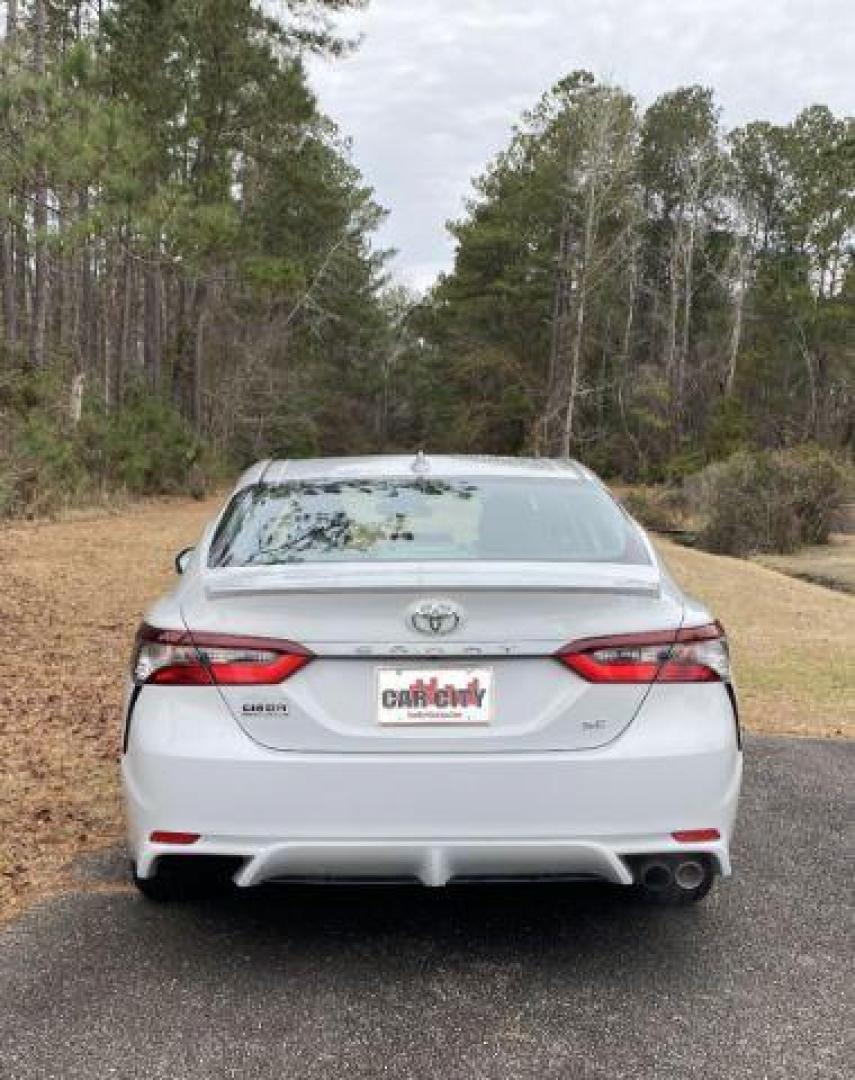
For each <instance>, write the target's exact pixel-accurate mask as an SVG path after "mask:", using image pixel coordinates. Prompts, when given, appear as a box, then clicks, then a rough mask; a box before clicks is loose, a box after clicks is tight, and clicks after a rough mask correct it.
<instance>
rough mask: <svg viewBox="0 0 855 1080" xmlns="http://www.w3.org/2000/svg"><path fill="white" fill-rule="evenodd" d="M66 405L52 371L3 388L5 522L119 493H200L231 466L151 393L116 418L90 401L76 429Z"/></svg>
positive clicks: (0, 512)
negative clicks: (12, 517)
mask: <svg viewBox="0 0 855 1080" xmlns="http://www.w3.org/2000/svg"><path fill="white" fill-rule="evenodd" d="M67 406H68V390H67V387H66V386H64V384H63V381H62V379H61V378H60V377H59V375H58V374H57V373H56V372H54V371H50V370H49V371H43V372H39V373H35V374H18V375H16V376H11V377H10V376H8V375H7V377H6V378H5V379H4V380H3V381H2V383H0V417H2V420H3V429H4V453H3V456H2V463H0V517H11V516H17V515H41V514H51V513H54V512H56V511H58V510H62V509H65V508H68V507H71V506H75V505H80V504H83V503H87V502H91V501H98V500H101V499H106V498H114V497H116V496H117V495H127V496H134V497H138V496H144V495H164V494H178V493H182V492H187V491H191V492H192V493H193V494H195V495H201V494H204V493H205V491H207V490H208V489H209V488H210V486H211V484H212V483H214V482H215V481H217V480H218V479H220V478H221V477H222V476H223V472H224V465H225V464H226V463H225V462H224V461H223V460H222V459H221V458H219V457H218V456H217V455H216V454H214V453H213V452H212V451H211V450H210V448H209V447H206V446H205V445H204V444H203V443H202V442H201V441H200V439H199V438H198V436H197V435H195V434H194V433H193V431H192V429H191V427H190V426H189V425H188V423H187V422H186V421H185V420H183V419H182V418H181V416H180V415H179V414H178V413H177V412H176V410H175V409H174V407H173V406H171V405H170V404H168V403H167V402H165V401H163V400H162V399H160V398H157V397H155V396H153V395H152V394H151V393H149V392H145V391H143V390H142V389H139V390H137V391H134V392H131V393H130V394H129V395H128V398H127V400H126V402H125V405H124V407H123V408H122V409H121V410H120V411H117V412H107V411H106V410H105V409H104V407H103V405H102V404H101V403H100V402H99V401H97V400H93V399H88V400H87V401H86V402H85V404H84V410H83V416H82V418H81V420H80V422H79V423H76V424H75V423H73V422H72V421H71V419H70V418H69V416H68V413H67Z"/></svg>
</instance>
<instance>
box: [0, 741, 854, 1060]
mask: <svg viewBox="0 0 855 1080" xmlns="http://www.w3.org/2000/svg"><path fill="white" fill-rule="evenodd" d="M749 750H750V756H749V760H748V767H747V777H746V790H745V797H744V801H743V804H742V818H741V830H740V834H739V841H738V844H737V847H736V852H735V857H736V866H737V873H738V876H737V877H736V878H735V879H734V880H732V881H731V882H728V883H726V884H724V885H723V886H720V887H719V889H718V890H717V891H716V892H715V893H714V895H713V896H711V897H710V898H709V900H708V902H707V903H706V904H705V905H703V906H702V907H700V908H698V909H694V910H692V911H689V912H679V911H678V912H661V911H656V910H649V909H646V908H643V907H638V906H635V905H633V904H630V903H628V902H627V900H626V896H625V894H624V893H623V892H619V891H616V890H609V889H605V888H597V887H585V888H580V887H576V888H570V887H563V888H562V887H548V888H542V889H532V888H528V889H525V888H502V889H487V890H481V889H479V890H472V889H470V890H456V891H444V892H443V891H438V892H433V891H427V890H409V889H395V890H389V889H376V890H375V889H371V890H362V891H355V890H352V889H348V890H331V889H327V890H322V889H313V890H311V891H300V890H287V891H285V890H271V891H269V892H266V893H262V894H253V895H248V896H247V895H242V896H240V897H238V898H236V899H227V900H223V901H218V902H217V903H214V904H210V905H207V906H197V907H195V908H194V907H185V908H181V907H156V906H152V905H149V904H146V903H145V902H143V901H142V900H139V899H137V898H136V897H135V896H132V895H131V894H130V893H127V892H122V891H119V890H115V891H113V892H112V893H103V892H102V893H92V892H90V893H80V894H77V895H69V896H66V897H64V898H62V899H59V900H56V901H54V902H52V903H49V904H46V905H43V906H42V907H40V908H38V909H36V910H34V911H33V912H31V913H30V914H29V915H28V916H27V917H26V918H24V919H23V920H21V921H20V922H18V923H16V924H15V925H14V926H12V927H11V928H9V929H7V930H6V931H5V932H4V933H3V934H2V936H0V1077H2V1078H3V1080H7V1078H8V1080H17V1078H22V1080H23V1078H26V1080H41V1078H46V1077H57V1078H61V1080H76V1078H79V1077H86V1078H97V1080H102V1078H105V1077H120V1078H125V1077H140V1078H143V1077H144V1078H146V1080H159V1078H168V1080H196V1078H200V1080H201V1078H205V1080H209V1078H215V1077H216V1078H219V1077H232V1076H235V1077H247V1078H249V1077H253V1078H254V1077H265V1078H266V1077H271V1078H272V1077H275V1078H277V1080H284V1078H289V1080H291V1078H304V1077H307V1078H308V1077H312V1078H314V1077H318V1078H324V1080H337V1078H339V1077H342V1078H344V1077H347V1078H348V1080H350V1078H357V1077H455V1078H457V1077H472V1078H476V1077H477V1078H478V1080H486V1078H502V1080H507V1078H521V1077H538V1078H543V1077H562V1078H568V1080H577V1078H587V1077H598V1078H599V1077H603V1078H609V1080H618V1078H623V1077H632V1078H637V1077H638V1078H647V1077H656V1078H662V1077H665V1078H670V1077H675V1078H676V1077H696V1076H697V1077H705V1078H711V1077H726V1078H728V1080H737V1078H741V1077H750V1078H751V1080H760V1078H763V1077H781V1078H786V1080H794V1078H800V1077H811V1078H815V1077H822V1078H825V1077H844V1076H845V1077H851V1076H852V1075H855V1056H850V1057H849V1058H848V1068H847V1054H846V1050H847V1048H846V1046H845V1042H844V1040H845V1038H846V1027H847V1022H848V1023H849V1026H850V1027H851V1026H852V1024H851V1021H852V1016H851V1005H852V1004H853V1002H852V999H851V995H849V992H848V990H847V976H849V977H850V978H849V982H850V983H851V974H852V972H851V959H852V951H851V936H850V932H851V914H852V911H851V901H850V895H849V893H850V884H851V883H850V873H851V871H850V870H849V869H848V868H847V866H846V863H845V854H844V847H845V837H844V825H845V819H846V818H847V812H848V810H851V804H850V805H849V806H848V807H847V800H848V799H849V795H850V792H851V789H852V776H853V765H855V744H853V743H840V742H836V743H832V742H808V741H795V740H786V739H762V740H761V739H753V740H752V741H751V743H750V746H749ZM847 967H848V971H847ZM847 996H848V998H849V999H848V1001H847ZM847 1005H848V1006H849V1010H848V1012H849V1015H848V1016H847ZM849 1051H850V1054H851V1053H852V1051H853V1047H852V1046H851V1044H850V1046H849Z"/></svg>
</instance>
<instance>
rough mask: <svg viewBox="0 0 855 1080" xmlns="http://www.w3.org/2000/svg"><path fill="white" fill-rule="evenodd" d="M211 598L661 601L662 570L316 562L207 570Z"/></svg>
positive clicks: (613, 565) (604, 565) (203, 576)
mask: <svg viewBox="0 0 855 1080" xmlns="http://www.w3.org/2000/svg"><path fill="white" fill-rule="evenodd" d="M201 581H202V586H203V588H204V590H205V595H206V596H208V597H209V598H211V599H216V598H217V597H227V596H252V595H256V596H263V595H269V594H271V593H292V592H296V593H329V592H361V591H365V590H374V591H376V592H412V591H413V590H414V589H419V590H421V589H423V590H425V591H430V592H438V591H449V592H472V591H489V590H496V591H500V592H549V593H556V592H567V593H610V594H626V595H629V596H658V595H659V593H660V590H661V586H662V577H661V574H660V571H659V568H658V567H657V566H630V565H623V564H620V563H524V564H521V563H512V562H496V563H492V564H490V563H471V562H442V563H438V562H431V563H407V564H406V565H402V564H401V563H370V564H369V563H362V564H358V565H357V564H353V563H348V564H339V565H336V564H330V563H324V564H320V563H315V564H313V565H312V566H306V565H300V564H297V565H294V564H291V565H288V566H264V567H258V566H241V567H225V568H220V569H213V570H211V569H206V570H204V571H202V574H201Z"/></svg>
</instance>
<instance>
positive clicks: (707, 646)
mask: <svg viewBox="0 0 855 1080" xmlns="http://www.w3.org/2000/svg"><path fill="white" fill-rule="evenodd" d="M556 655H557V658H558V659H559V660H560V661H561V662H562V663H563V664H566V665H567V667H569V668H570V669H571V670H573V671H575V672H576V674H577V675H581V676H582V678H583V679H586V680H587V681H588V682H592V683H652V682H668V683H692V682H727V681H729V679H730V657H729V653H728V648H727V638H726V637H725V634H724V629H723V628H722V626H721V623H717V622H716V623H708V624H707V625H705V626H697V627H691V628H688V629H681V630H677V631H664V632H660V631H656V632H653V633H649V634H622V635H619V636H616V637H605V638H596V639H589V640H586V641H578V642H576V643H575V644H573V645H568V646H567V648H566V649H562V650H561V651H560V652H559V653H557V654H556Z"/></svg>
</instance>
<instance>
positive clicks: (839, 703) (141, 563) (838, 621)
mask: <svg viewBox="0 0 855 1080" xmlns="http://www.w3.org/2000/svg"><path fill="white" fill-rule="evenodd" d="M217 502H218V500H216V499H215V500H211V501H209V502H207V503H197V502H191V501H178V500H176V501H171V502H170V501H159V502H156V503H148V504H143V505H138V506H136V507H132V508H130V509H128V510H126V511H124V512H123V513H121V514H107V515H103V514H102V515H87V516H86V517H85V518H83V517H81V516H79V515H75V516H73V517H71V518H68V519H66V520H62V521H58V522H52V523H45V522H36V523H30V524H23V525H16V526H14V527H9V528H5V529H0V564H1V565H2V567H3V583H2V592H0V762H2V764H0V770H2V771H0V781H2V802H0V916H2V915H10V914H13V913H14V912H15V911H17V910H19V909H20V908H21V907H22V906H23V905H24V904H25V903H27V902H29V901H30V900H32V899H33V898H35V897H38V896H40V895H45V894H47V893H49V892H51V891H53V890H55V889H57V888H59V887H61V886H62V885H63V883H64V882H66V871H65V869H64V868H65V867H66V865H67V863H68V860H69V858H70V857H71V855H72V854H74V853H77V852H80V851H85V850H88V849H94V848H99V847H103V846H105V845H107V844H111V843H114V842H115V841H116V840H118V838H119V837H120V835H121V831H122V828H121V813H120V805H119V798H118V783H117V779H118V768H117V762H118V756H119V738H120V726H121V725H120V716H119V712H120V709H119V705H120V694H121V686H122V677H123V672H124V669H125V665H126V664H127V660H128V654H129V651H130V645H131V638H132V635H133V632H134V628H135V625H136V623H137V621H138V619H139V617H140V615H141V614H142V612H143V611H144V609H145V608H146V607H147V605H148V604H149V603H150V601H151V600H152V598H153V597H155V596H156V595H157V594H158V593H160V592H161V591H162V590H163V589H164V587H165V586H167V585H168V583H169V582H170V580H171V576H172V556H173V554H174V552H175V551H177V550H178V549H179V548H180V547H182V546H184V545H185V544H188V543H192V542H193V540H194V539H195V538H196V537H197V536H198V534H199V532H200V530H201V527H202V524H203V522H204V521H205V520H206V519H207V518H208V517H209V516H210V515H211V514H212V513H213V512H214V510H215V508H216V505H217ZM662 547H663V550H664V551H665V552H666V556H667V558H668V560H669V562H670V563H671V564H672V565H673V567H674V570H675V572H676V573H677V574H678V576H679V577H680V579H681V581H683V582H684V583H685V584H686V585H688V586H689V587H690V588H691V589H692V590H694V591H695V592H696V593H697V594H698V595H700V596H702V597H704V598H705V599H706V600H708V601H709V602H710V604H711V605H712V606H713V607H714V609H715V610H716V612H717V613H718V614H720V615H721V617H722V618H723V619H724V620H725V621H726V622H727V623H728V625H729V628H730V631H731V635H732V638H733V641H734V647H735V658H736V664H737V670H738V674H739V677H740V683H741V689H742V695H743V701H744V709H745V719H746V722H747V723H748V725H749V726H750V727H752V728H754V729H756V730H766V731H778V732H793V733H798V734H835V733H848V734H852V720H853V708H854V706H853V696H852V695H853V689H852V684H853V681H855V679H854V678H853V676H855V672H853V667H852V663H853V662H852V656H853V655H855V600H853V598H851V597H847V596H844V595H842V594H836V593H832V592H830V591H828V590H825V589H821V588H819V587H817V586H812V585H808V584H805V583H803V582H799V581H795V580H792V579H790V578H787V577H783V576H782V575H780V574H777V573H774V572H773V571H771V570H766V569H764V568H763V567H760V566H757V565H755V564H751V563H744V562H739V561H736V560H733V559H723V558H718V557H716V556H712V555H704V554H701V553H699V552H694V551H688V550H686V549H683V548H679V547H676V546H674V545H671V544H668V543H665V542H663V543H662Z"/></svg>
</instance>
